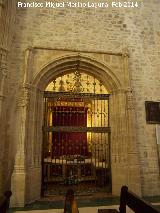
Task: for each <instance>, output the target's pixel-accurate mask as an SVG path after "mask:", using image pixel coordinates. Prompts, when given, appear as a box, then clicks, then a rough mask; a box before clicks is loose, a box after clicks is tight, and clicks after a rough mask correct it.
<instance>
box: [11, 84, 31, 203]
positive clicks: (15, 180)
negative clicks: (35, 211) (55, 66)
mask: <svg viewBox="0 0 160 213" xmlns="http://www.w3.org/2000/svg"><path fill="white" fill-rule="evenodd" d="M29 98H30V87H29V86H28V85H25V84H24V85H23V86H22V88H21V96H20V98H19V102H18V113H17V114H18V117H17V124H16V125H17V133H16V137H17V147H16V150H17V152H16V157H15V166H14V171H13V174H12V186H11V190H12V191H13V192H14V193H13V196H12V198H11V205H12V206H24V205H25V190H26V144H27V130H28V106H29Z"/></svg>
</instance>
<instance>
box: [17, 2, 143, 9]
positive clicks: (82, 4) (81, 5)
mask: <svg viewBox="0 0 160 213" xmlns="http://www.w3.org/2000/svg"><path fill="white" fill-rule="evenodd" d="M17 7H18V8H44V7H45V8H65V7H73V8H74V7H75V8H76V7H77V8H84V7H88V8H108V7H119V8H121V7H124V8H125V7H128V8H129V7H130V8H133V7H139V4H138V2H132V1H124V2H117V1H116V2H114V1H112V2H110V3H109V2H108V3H107V2H70V1H68V2H50V1H46V2H43V3H42V2H30V3H27V2H25V3H23V2H21V1H18V2H17Z"/></svg>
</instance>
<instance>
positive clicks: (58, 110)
mask: <svg viewBox="0 0 160 213" xmlns="http://www.w3.org/2000/svg"><path fill="white" fill-rule="evenodd" d="M53 111H54V112H53V117H52V121H53V126H79V127H80V126H81V127H86V126H87V108H84V107H66V106H65V107H64V106H56V107H54V110H53ZM52 144H53V148H52V154H53V156H61V155H82V156H88V155H89V152H88V147H87V133H86V132H53V137H52Z"/></svg>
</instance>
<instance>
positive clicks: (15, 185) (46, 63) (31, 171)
mask: <svg viewBox="0 0 160 213" xmlns="http://www.w3.org/2000/svg"><path fill="white" fill-rule="evenodd" d="M42 53H43V55H44V56H46V58H47V59H46V58H45V57H44V59H43V60H41V61H39V60H40V59H39V58H40V57H41V54H42ZM26 57H27V61H28V62H27V64H26V69H25V74H24V84H23V86H22V95H21V99H20V102H19V106H18V118H17V125H18V128H19V129H20V130H21V131H20V133H19V136H18V138H17V150H18V151H17V155H16V163H15V169H14V173H13V175H12V191H13V192H14V195H13V198H12V205H13V206H23V205H24V204H26V203H28V202H31V201H34V200H36V199H37V198H39V197H40V190H41V149H42V121H43V91H44V90H45V88H46V86H47V85H48V83H49V82H50V81H51V80H52V79H53V78H56V77H57V76H58V75H60V74H62V73H67V72H70V71H74V70H76V69H77V64H78V66H79V70H80V71H84V72H86V73H88V74H91V75H94V76H95V77H96V78H97V79H100V80H101V81H102V83H103V84H104V86H105V87H106V88H107V90H108V91H109V92H110V94H111V101H110V113H111V116H110V125H111V129H112V135H111V169H112V194H113V195H119V193H120V188H121V186H122V185H124V184H125V185H129V187H130V188H131V189H133V190H134V191H136V192H137V193H141V189H140V188H141V187H140V172H139V171H140V170H139V161H138V152H137V146H136V133H135V123H134V116H135V115H134V107H133V103H132V92H131V88H130V81H129V73H128V65H127V63H128V55H127V54H117V55H115V54H109V53H106V54H98V53H96V54H95V53H77V52H66V51H58V50H57V51H54V50H41V49H29V50H27V54H26ZM33 58H34V60H33ZM42 61H43V63H42Z"/></svg>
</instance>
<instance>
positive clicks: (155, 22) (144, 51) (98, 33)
mask: <svg viewBox="0 0 160 213" xmlns="http://www.w3.org/2000/svg"><path fill="white" fill-rule="evenodd" d="M84 1H85V0H84ZM139 2H140V1H139ZM159 7H160V2H159V1H158V0H154V1H148V2H146V1H145V2H144V3H143V4H140V5H139V8H111V7H109V8H97V9H93V8H92V9H91V8H55V9H53V8H50V9H49V8H27V9H25V8H18V9H17V17H16V28H15V36H14V40H13V44H12V52H11V58H10V69H11V70H12V72H10V88H11V89H14V90H15V91H17V89H18V88H19V86H20V85H21V83H23V82H24V79H25V75H24V73H25V54H26V49H27V48H28V47H36V46H38V47H42V48H44V49H45V48H48V49H49V48H53V49H66V50H67V49H68V50H77V51H80V52H84V51H89V52H114V53H117V52H121V51H122V49H124V48H127V49H128V50H129V65H128V66H129V67H128V68H129V72H130V76H131V84H132V87H133V95H134V107H135V110H136V128H137V143H138V151H139V160H140V164H141V186H142V193H143V195H158V194H159V192H160V179H159V171H160V168H159V166H158V156H157V145H156V137H155V125H151V124H150V125H149V124H146V121H145V105H144V102H145V101H146V100H154V101H160V93H159V88H160V75H159V65H160V51H159V49H160V30H159V29H160V19H159V17H160V10H159ZM40 57H41V58H43V57H46V55H43V52H42V55H41V56H40ZM48 60H49V58H48ZM30 63H33V61H32V58H31V59H30ZM113 68H114V67H113ZM16 94H17V96H18V95H19V94H18V92H17V93H16Z"/></svg>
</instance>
